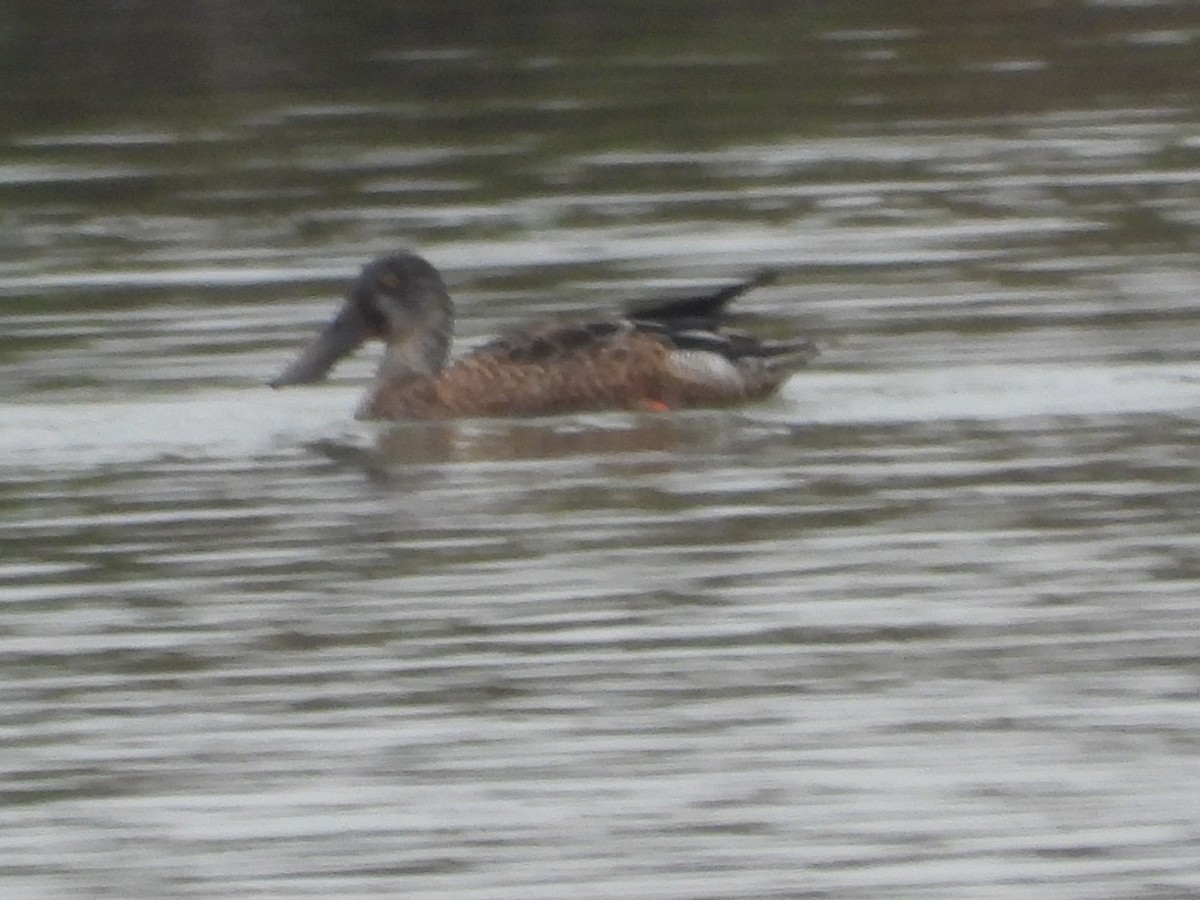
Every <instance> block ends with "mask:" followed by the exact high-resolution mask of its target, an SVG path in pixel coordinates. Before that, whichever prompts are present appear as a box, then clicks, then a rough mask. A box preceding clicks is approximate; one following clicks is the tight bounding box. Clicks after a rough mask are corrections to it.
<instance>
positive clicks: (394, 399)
mask: <svg viewBox="0 0 1200 900" xmlns="http://www.w3.org/2000/svg"><path fill="white" fill-rule="evenodd" d="M774 277H775V273H774V272H770V271H763V272H759V273H757V274H755V275H753V276H751V277H749V278H747V279H744V280H742V281H739V282H737V283H735V284H732V285H729V286H727V287H724V288H721V289H718V290H716V291H713V292H711V293H706V294H702V295H699V296H694V297H685V298H682V299H670V300H657V301H650V302H641V303H635V304H631V305H628V306H627V307H626V308H625V309H624V310H623V311H622V312H620V313H613V314H609V315H598V316H595V317H583V318H577V317H564V318H560V319H552V320H549V321H542V322H535V323H533V324H530V325H526V326H524V327H518V328H515V329H513V330H511V331H509V332H506V333H504V334H503V335H501V336H500V337H496V338H494V339H492V340H489V341H487V342H486V343H483V344H481V345H480V346H477V347H475V348H474V349H472V350H470V351H468V352H467V353H465V354H463V355H460V356H458V357H457V358H455V359H451V358H450V344H451V340H452V337H453V332H454V305H453V303H452V302H451V299H450V294H449V291H448V290H447V289H446V285H445V282H444V281H443V280H442V276H441V275H440V274H439V273H438V271H437V269H436V268H435V267H434V266H433V265H432V264H431V263H430V262H429V261H428V260H426V259H425V258H423V257H422V256H420V255H418V254H417V253H414V252H412V251H410V250H398V251H396V252H393V253H388V254H386V255H383V256H380V257H378V258H376V259H373V260H372V261H370V262H368V263H367V264H366V265H365V266H363V268H362V271H361V272H360V273H359V274H358V277H357V278H355V279H354V280H353V282H352V283H351V284H350V286H349V289H348V290H347V292H346V296H345V302H344V303H343V305H342V307H341V309H340V310H339V311H338V312H337V314H336V315H335V316H334V317H333V319H332V320H331V321H330V322H329V323H328V324H327V325H325V326H324V328H322V329H321V330H320V332H319V333H318V334H317V335H316V336H315V337H314V338H313V339H312V341H311V342H310V343H309V344H308V345H307V346H305V347H304V348H303V349H302V350H301V351H300V353H299V354H298V355H297V356H296V357H295V359H294V360H293V361H292V362H291V363H290V364H289V365H288V366H287V367H286V368H285V369H284V370H283V371H282V372H281V373H280V374H279V375H278V376H277V377H276V378H275V379H273V380H272V381H271V382H270V384H271V386H272V387H276V388H280V387H286V386H290V385H300V384H310V383H313V382H317V381H320V380H321V379H323V378H325V376H326V375H327V374H328V373H329V372H330V371H331V370H332V369H333V367H334V366H335V365H336V364H337V363H338V362H339V361H340V360H342V359H343V358H345V357H347V356H348V355H350V354H351V353H352V352H354V351H355V350H357V349H358V348H359V347H360V346H362V345H363V344H364V343H366V342H367V341H368V340H372V339H375V340H380V341H382V342H383V344H384V348H385V349H384V353H383V357H382V359H381V360H380V362H379V366H378V369H377V371H376V374H375V378H374V381H373V382H372V384H371V386H370V388H369V390H368V392H367V395H366V397H365V398H364V399H363V401H362V403H361V405H360V406H359V408H358V411H357V413H356V418H359V419H368V420H407V419H451V418H467V417H532V416H544V415H555V414H566V413H578V412H599V411H607V410H629V411H643V412H665V411H668V410H676V409H687V408H704V407H726V406H732V405H736V404H741V403H746V402H750V401H754V400H760V399H763V398H765V397H767V396H769V395H770V394H772V393H774V392H775V391H776V390H778V388H779V387H780V386H781V385H782V384H783V383H784V382H785V381H786V380H787V379H788V378H789V377H790V376H791V375H793V374H794V373H795V372H796V371H797V370H799V369H801V368H803V367H804V366H805V365H807V364H808V363H809V362H810V361H811V360H812V359H813V357H814V356H816V354H817V348H816V347H815V345H814V344H813V343H812V342H811V341H809V340H767V339H762V338H758V337H755V336H753V335H751V334H747V333H744V332H742V331H737V330H733V329H730V328H728V327H726V323H725V319H726V317H727V313H726V307H727V306H728V304H729V303H730V301H732V300H733V299H734V298H736V297H738V296H740V295H742V294H744V293H745V292H746V291H748V290H750V289H751V288H754V287H757V286H760V285H763V284H766V283H769V282H770V281H772V280H774Z"/></svg>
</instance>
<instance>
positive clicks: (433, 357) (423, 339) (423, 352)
mask: <svg viewBox="0 0 1200 900" xmlns="http://www.w3.org/2000/svg"><path fill="white" fill-rule="evenodd" d="M453 330H454V321H453V316H452V315H451V313H450V312H449V310H436V311H431V312H430V313H428V314H427V317H426V319H425V321H424V322H422V323H421V325H420V327H418V328H414V329H412V330H410V331H409V332H408V334H406V335H404V336H403V337H401V338H398V339H396V340H393V341H389V342H388V344H387V348H386V349H385V350H384V354H383V359H381V360H380V361H379V369H378V370H377V371H376V373H375V383H376V385H377V386H380V387H382V386H383V385H388V384H399V383H403V382H405V381H411V380H413V379H417V378H423V377H426V376H429V375H435V374H437V373H438V372H440V371H441V370H442V367H443V366H444V365H445V364H446V359H447V357H448V356H449V355H450V340H451V336H452V333H453Z"/></svg>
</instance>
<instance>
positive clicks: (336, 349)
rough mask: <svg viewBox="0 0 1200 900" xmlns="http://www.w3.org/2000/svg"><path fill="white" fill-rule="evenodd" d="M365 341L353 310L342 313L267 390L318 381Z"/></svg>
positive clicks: (365, 332)
mask: <svg viewBox="0 0 1200 900" xmlns="http://www.w3.org/2000/svg"><path fill="white" fill-rule="evenodd" d="M366 338H367V329H366V326H365V323H364V322H363V321H362V318H361V317H360V316H358V315H355V313H354V311H353V308H347V309H343V310H342V311H341V312H340V313H338V316H337V318H335V319H334V320H333V321H332V322H330V323H329V324H328V325H326V326H325V327H324V328H323V329H322V330H321V333H320V334H318V335H317V336H316V337H315V338H313V340H312V341H311V342H310V343H309V345H308V346H307V347H305V348H304V349H303V350H301V351H300V355H299V356H297V357H296V358H295V359H294V360H293V361H292V363H291V365H289V366H288V367H287V368H286V369H284V370H283V371H282V372H280V373H279V375H278V376H276V377H275V378H273V379H272V380H271V382H270V384H271V387H276V388H278V387H286V386H288V385H290V384H311V383H312V382H314V381H320V380H321V379H322V378H324V377H325V376H326V375H328V374H329V370H330V369H332V368H333V367H334V366H335V365H337V363H338V361H339V360H341V359H342V358H343V357H345V356H347V355H349V354H350V353H351V352H353V351H354V350H356V349H358V347H360V346H361V345H362V343H363V341H365V340H366Z"/></svg>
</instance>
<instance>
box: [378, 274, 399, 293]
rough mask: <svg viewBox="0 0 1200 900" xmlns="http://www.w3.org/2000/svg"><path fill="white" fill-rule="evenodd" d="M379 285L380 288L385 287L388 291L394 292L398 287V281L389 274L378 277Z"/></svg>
mask: <svg viewBox="0 0 1200 900" xmlns="http://www.w3.org/2000/svg"><path fill="white" fill-rule="evenodd" d="M379 285H380V287H385V288H387V289H388V290H395V289H396V288H398V287H399V286H400V279H399V278H397V277H396V276H395V275H393V274H392V273H391V272H389V273H388V274H386V275H380V276H379Z"/></svg>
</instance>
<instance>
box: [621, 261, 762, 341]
mask: <svg viewBox="0 0 1200 900" xmlns="http://www.w3.org/2000/svg"><path fill="white" fill-rule="evenodd" d="M778 277H779V273H778V272H776V271H775V270H774V269H763V270H761V271H759V272H756V273H755V274H754V275H751V276H750V277H749V278H746V279H744V280H742V281H739V282H737V283H735V284H731V285H729V286H727V287H723V288H720V289H718V290H716V291H712V292H711V293H708V294H699V295H696V296H694V297H679V298H675V299H672V300H650V301H637V302H634V303H630V304H627V305H626V307H625V314H626V316H627V317H628V318H630V319H633V320H634V321H640V322H662V323H673V324H676V325H678V326H679V327H685V326H686V327H690V328H697V327H698V328H716V327H717V326H718V325H720V322H721V320H722V319H723V318H724V316H725V313H726V310H725V307H727V306H728V305H729V304H730V303H731V302H732V301H733V300H735V299H736V298H738V297H740V296H741V295H742V294H744V293H746V292H747V291H749V290H752V289H753V288H756V287H761V286H762V285H765V284H771V283H772V282H774V281H775V280H776V279H777V278H778Z"/></svg>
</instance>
